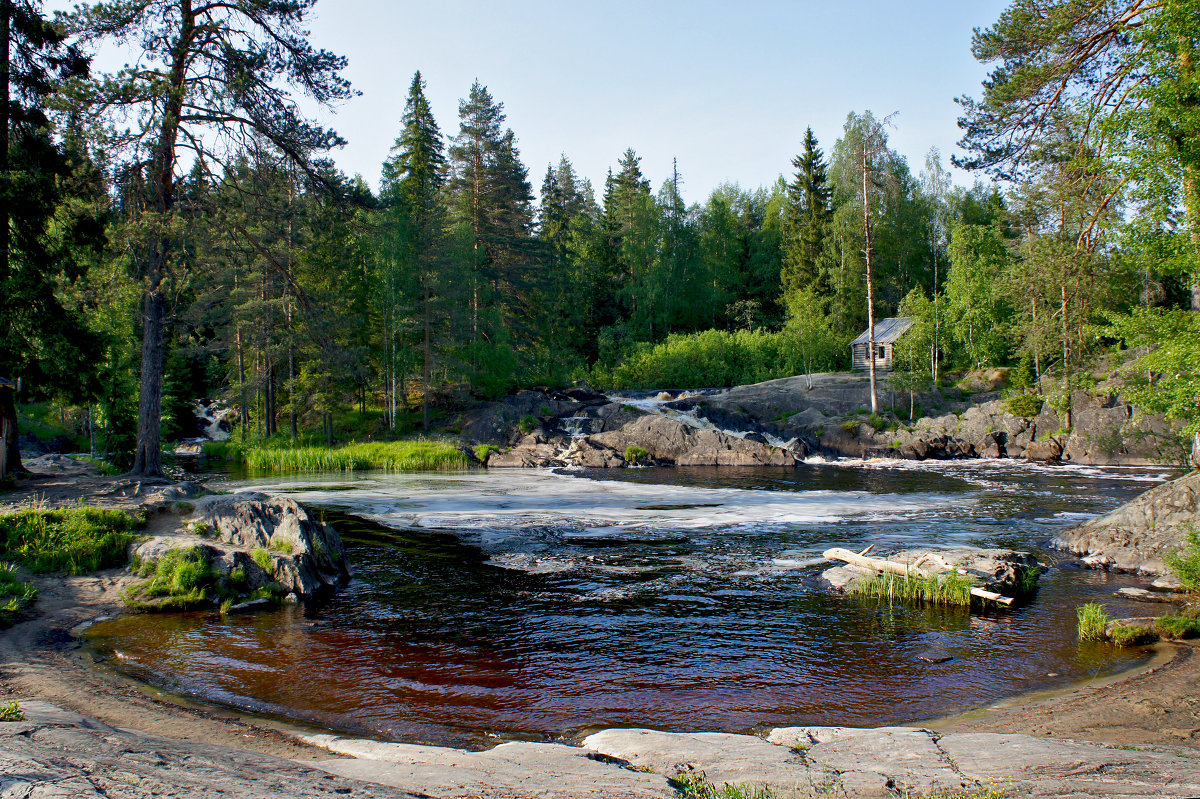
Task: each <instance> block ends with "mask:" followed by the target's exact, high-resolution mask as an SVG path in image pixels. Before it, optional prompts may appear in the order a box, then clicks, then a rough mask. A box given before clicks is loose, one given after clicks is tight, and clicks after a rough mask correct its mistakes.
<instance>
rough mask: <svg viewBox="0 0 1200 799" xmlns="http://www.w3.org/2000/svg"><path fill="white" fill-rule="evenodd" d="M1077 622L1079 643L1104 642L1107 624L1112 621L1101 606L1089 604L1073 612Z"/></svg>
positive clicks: (1106, 635) (1106, 636)
mask: <svg viewBox="0 0 1200 799" xmlns="http://www.w3.org/2000/svg"><path fill="white" fill-rule="evenodd" d="M1075 616H1076V618H1077V619H1078V621H1079V640H1080V641H1104V640H1106V639H1107V638H1108V623H1109V622H1110V621H1112V619H1111V618H1110V617H1109V615H1108V611H1106V610H1105V609H1104V606H1103V605H1099V604H1097V603H1095V602H1089V603H1087V604H1086V605H1081V606H1080V607H1078V608H1077V609H1076V610H1075Z"/></svg>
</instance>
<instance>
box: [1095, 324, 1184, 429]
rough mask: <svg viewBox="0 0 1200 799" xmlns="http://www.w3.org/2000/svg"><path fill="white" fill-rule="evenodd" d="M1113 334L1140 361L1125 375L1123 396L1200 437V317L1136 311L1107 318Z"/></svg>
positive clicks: (1128, 367)
mask: <svg viewBox="0 0 1200 799" xmlns="http://www.w3.org/2000/svg"><path fill="white" fill-rule="evenodd" d="M1109 323H1110V329H1109V332H1110V334H1111V335H1113V336H1114V337H1115V338H1119V339H1120V340H1121V341H1123V342H1124V343H1125V345H1126V346H1128V347H1130V348H1136V349H1135V352H1140V354H1139V356H1138V357H1137V358H1136V359H1135V360H1134V361H1133V362H1131V363H1130V364H1129V365H1128V366H1126V367H1125V368H1124V369H1123V370H1122V373H1123V374H1124V376H1125V378H1126V385H1125V386H1124V387H1123V388H1122V389H1121V393H1122V394H1123V395H1124V396H1125V397H1126V398H1127V399H1128V400H1129V401H1130V402H1131V403H1133V404H1134V405H1136V406H1137V407H1138V408H1142V409H1144V410H1147V411H1150V412H1152V413H1161V414H1164V415H1166V416H1167V417H1168V418H1170V419H1179V420H1181V421H1183V422H1184V423H1185V432H1186V433H1187V434H1189V435H1194V434H1195V433H1197V432H1200V313H1197V312H1195V311H1183V310H1166V309H1161V308H1135V309H1133V310H1132V311H1130V313H1128V314H1112V315H1110V316H1109Z"/></svg>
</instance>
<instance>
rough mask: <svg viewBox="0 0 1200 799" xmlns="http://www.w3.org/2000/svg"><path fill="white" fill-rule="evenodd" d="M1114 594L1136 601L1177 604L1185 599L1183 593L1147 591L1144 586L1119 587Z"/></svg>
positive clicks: (1120, 597)
mask: <svg viewBox="0 0 1200 799" xmlns="http://www.w3.org/2000/svg"><path fill="white" fill-rule="evenodd" d="M1113 595H1114V596H1116V597H1118V598H1119V599H1132V600H1134V601H1136V602H1160V603H1163V604H1177V603H1181V602H1183V601H1184V598H1183V596H1182V595H1176V594H1167V593H1164V592H1162V591H1147V590H1146V589H1144V588H1130V587H1126V588H1118V589H1117V590H1116V591H1115V592H1114V593H1113Z"/></svg>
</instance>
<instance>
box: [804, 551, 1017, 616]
mask: <svg viewBox="0 0 1200 799" xmlns="http://www.w3.org/2000/svg"><path fill="white" fill-rule="evenodd" d="M871 549H872V547H867V549H865V550H863V551H862V552H852V551H850V550H848V549H843V548H841V547H835V548H833V549H827V550H825V552H824V553H823V554H824V556H825V558H826V559H828V560H840V561H843V562H845V563H848V564H850V567H849V568H848V569H847V568H845V567H835V568H833V569H830V570H829V571H827V572H826V573H825V574H824V575H822V576H823V577H824V578H825V580H826V582H828V583H829V584H830V585H832V586H833V587H835V588H838V589H840V590H843V591H846V592H847V593H853V592H856V591H858V590H861V588H862V587H863V586H864V583H865V581H866V580H869V579H872V578H874V577H876V576H877V575H880V574H883V575H897V576H899V577H905V578H909V577H912V578H919V579H921V580H936V581H942V580H943V579H944V577H945V576H946V575H949V574H955V575H961V576H962V577H963V578H965V579H966V580H968V581H970V582H974V583H976V584H975V585H970V584H969V583H967V584H966V585H963V584H960V586H959V587H960V590H961V589H966V593H967V594H968V595H969V596H972V597H976V598H978V599H984V600H987V601H990V602H996V603H997V604H1001V605H1004V606H1006V607H1009V606H1012V605H1013V604H1014V603H1015V602H1016V600H1017V598H1018V597H1019V596H1021V595H1025V594H1029V593H1032V591H1033V589H1034V588H1035V587H1036V581H1037V575H1038V573H1039V572H1040V569H1038V567H1037V561H1036V560H1035V559H1034V558H1033V556H1032V555H1029V554H1027V553H1021V552H1012V551H1010V550H942V551H938V550H909V551H907V552H901V553H898V554H897V555H894V556H892V558H891V559H888V558H878V557H868V556H867V553H868V552H870V550H871ZM968 586H969V588H968ZM965 599H966V597H965V596H964V597H963V601H962V602H961V604H967V602H966V601H965Z"/></svg>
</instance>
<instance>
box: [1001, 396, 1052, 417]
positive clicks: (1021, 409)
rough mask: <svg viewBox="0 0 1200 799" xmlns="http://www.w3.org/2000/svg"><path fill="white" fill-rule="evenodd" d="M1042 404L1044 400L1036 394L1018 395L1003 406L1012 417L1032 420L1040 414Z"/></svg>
mask: <svg viewBox="0 0 1200 799" xmlns="http://www.w3.org/2000/svg"><path fill="white" fill-rule="evenodd" d="M1043 402H1044V400H1043V399H1042V398H1041V397H1039V396H1038V395H1037V394H1018V395H1017V396H1015V397H1012V398H1011V399H1009V401H1008V402H1007V403H1005V404H1006V405H1007V406H1008V412H1009V413H1011V414H1012V415H1013V416H1022V417H1024V418H1026V419H1032V418H1033V417H1035V416H1037V415H1038V414H1039V413H1041V412H1042V404H1043Z"/></svg>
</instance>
